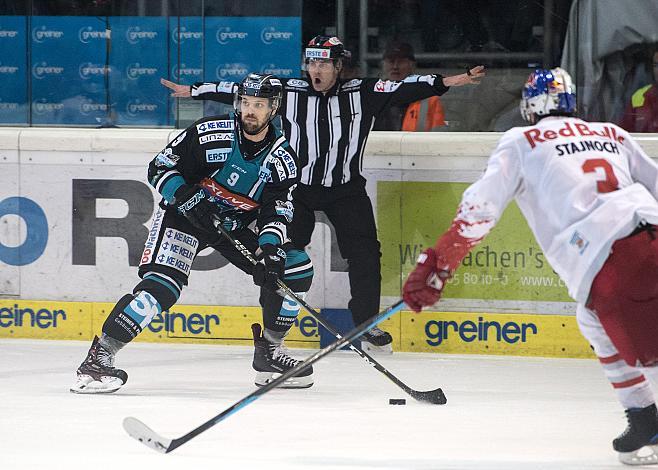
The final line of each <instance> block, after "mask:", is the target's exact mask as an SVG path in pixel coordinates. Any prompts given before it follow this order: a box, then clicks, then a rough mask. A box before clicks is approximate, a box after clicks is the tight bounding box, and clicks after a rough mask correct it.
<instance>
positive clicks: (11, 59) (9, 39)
mask: <svg viewBox="0 0 658 470" xmlns="http://www.w3.org/2000/svg"><path fill="white" fill-rule="evenodd" d="M26 41H27V38H26V18H25V17H24V16H0V83H1V84H2V86H0V124H26V123H27V122H28V105H27V85H26V84H27V42H26Z"/></svg>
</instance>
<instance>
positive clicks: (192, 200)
mask: <svg viewBox="0 0 658 470" xmlns="http://www.w3.org/2000/svg"><path fill="white" fill-rule="evenodd" d="M281 92H282V86H281V82H280V81H279V80H278V79H277V78H275V77H273V76H271V75H258V74H250V75H248V76H247V77H246V78H245V79H244V80H243V81H242V82H241V83H240V84H239V86H238V88H237V91H236V93H235V99H234V109H235V114H233V113H231V114H227V115H223V116H213V117H206V118H203V119H200V120H199V121H197V122H195V123H194V124H193V125H191V126H190V127H188V128H187V129H185V130H184V131H183V132H181V133H180V134H179V135H178V136H177V137H176V138H175V139H174V140H173V141H172V142H170V143H169V144H168V145H167V146H166V148H165V149H164V150H163V151H162V152H160V153H159V154H158V155H157V156H156V157H155V158H154V159H153V160H152V161H151V163H150V164H149V168H148V180H149V183H150V184H151V185H152V186H153V187H154V188H155V189H156V190H157V191H158V193H160V194H161V195H162V200H161V202H160V204H159V207H158V209H157V210H156V213H155V214H154V217H153V226H152V228H151V230H150V233H149V238H148V240H147V241H146V247H145V250H144V254H143V255H142V260H141V263H140V266H139V277H140V278H141V282H139V283H138V284H137V286H136V287H135V288H134V290H133V292H132V293H131V294H127V295H125V296H123V297H122V298H121V299H119V301H118V302H117V304H116V305H115V306H114V308H113V309H112V311H111V313H110V314H109V316H108V317H107V319H106V320H105V323H104V324H103V331H102V335H101V336H100V338H98V337H96V338H94V341H93V343H92V346H91V348H90V349H89V353H88V354H87V357H86V359H85V360H84V361H83V363H82V364H81V365H80V367H79V368H78V370H77V380H76V382H75V384H74V385H73V386H72V387H71V391H72V392H75V393H109V392H114V391H116V390H118V389H119V388H120V387H122V386H123V385H124V384H125V383H126V381H127V378H128V376H127V374H126V372H125V371H123V370H121V369H118V368H116V367H114V357H115V355H116V353H117V352H118V351H119V350H120V349H121V348H123V347H124V346H125V345H126V344H127V343H129V342H130V341H131V340H132V339H134V338H135V337H136V336H137V335H138V334H139V333H140V332H141V331H142V330H143V329H144V328H146V326H147V325H148V324H149V323H150V321H151V320H152V319H153V317H154V316H155V315H157V314H159V313H161V312H163V311H166V310H168V309H169V308H171V307H172V306H173V305H174V304H175V303H176V302H177V301H178V298H179V297H180V293H181V290H182V289H183V287H184V286H185V285H186V284H187V281H188V276H189V275H190V270H191V266H192V262H193V260H194V258H195V257H196V254H197V253H198V252H200V251H201V250H202V249H204V248H205V247H208V246H210V247H212V248H214V249H215V250H217V251H219V252H220V253H221V254H222V255H223V256H224V257H225V258H226V259H227V260H228V261H230V262H231V263H232V264H234V265H235V266H237V267H238V268H239V269H241V270H242V271H244V272H245V273H247V274H249V275H251V276H252V277H253V281H254V283H255V284H256V285H258V286H260V287H261V292H260V304H261V306H262V309H263V324H264V328H263V329H261V327H260V325H253V327H252V330H253V334H254V346H255V351H254V360H253V367H254V369H255V370H256V385H264V384H266V383H267V382H268V381H269V380H271V379H272V378H273V377H275V376H276V375H279V374H281V373H283V372H285V371H286V370H288V369H290V368H292V367H294V366H295V365H296V364H297V362H298V361H296V360H295V359H293V358H292V357H290V356H289V355H288V353H287V352H286V349H285V347H284V345H283V339H284V337H285V335H286V334H287V332H288V330H289V329H290V328H291V326H292V325H293V323H294V321H295V318H296V316H297V314H298V313H299V309H300V306H299V304H297V302H295V301H294V300H293V299H292V298H288V297H282V296H280V295H279V294H278V293H277V292H276V291H277V280H278V279H281V280H283V281H284V282H285V283H286V284H287V285H288V286H289V287H290V288H291V289H292V290H293V291H294V292H295V293H297V294H298V295H300V296H303V295H304V294H305V293H306V292H307V291H308V289H309V288H310V286H311V279H312V277H313V267H312V264H311V261H310V259H309V257H308V256H307V255H306V252H305V251H304V250H300V249H296V248H294V247H293V246H292V244H291V243H289V240H288V226H289V224H290V223H291V221H292V217H293V206H292V200H291V199H292V197H291V194H292V190H293V189H294V187H295V185H296V183H297V181H298V180H299V167H298V159H297V155H296V153H295V152H294V151H293V150H292V148H291V147H290V145H289V143H288V141H287V140H286V139H285V137H283V135H282V134H281V132H280V131H278V130H277V129H276V128H275V127H274V125H272V123H271V120H272V118H273V117H274V116H275V114H276V112H277V109H278V107H279V106H280V103H281ZM252 222H255V226H256V229H255V230H256V231H255V232H254V231H252V230H251V229H250V228H249V226H250V224H252ZM218 223H221V224H222V226H223V227H224V229H226V230H227V231H229V232H230V233H231V235H232V236H233V237H234V238H236V239H238V240H239V241H241V242H242V244H243V245H245V246H246V247H247V248H248V249H249V250H250V251H251V252H252V253H256V252H257V253H262V257H263V260H262V262H261V263H259V264H257V265H256V266H253V265H252V264H251V263H250V262H249V261H248V260H246V259H245V258H244V257H243V256H242V255H241V254H240V253H239V252H238V251H237V250H236V249H235V248H234V247H233V245H232V244H231V243H230V242H228V241H227V240H226V239H225V238H223V237H222V236H220V235H219V234H218V232H217V229H216V226H215V224H218ZM213 300H215V301H216V300H219V299H213ZM312 374H313V371H312V369H309V370H307V371H306V372H303V373H302V374H300V376H297V377H292V378H291V379H290V380H289V381H287V382H286V383H285V386H286V387H288V388H305V387H310V386H311V385H312V384H313V375H312Z"/></svg>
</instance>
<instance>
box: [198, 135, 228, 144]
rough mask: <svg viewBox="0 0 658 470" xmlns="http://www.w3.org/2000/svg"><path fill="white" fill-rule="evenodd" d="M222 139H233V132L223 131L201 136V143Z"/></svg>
mask: <svg viewBox="0 0 658 470" xmlns="http://www.w3.org/2000/svg"><path fill="white" fill-rule="evenodd" d="M221 140H233V132H222V133H215V134H208V135H202V136H199V143H200V144H206V143H208V142H218V141H221Z"/></svg>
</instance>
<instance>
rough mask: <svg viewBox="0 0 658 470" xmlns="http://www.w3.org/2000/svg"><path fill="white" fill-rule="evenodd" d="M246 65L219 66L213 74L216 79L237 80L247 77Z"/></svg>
mask: <svg viewBox="0 0 658 470" xmlns="http://www.w3.org/2000/svg"><path fill="white" fill-rule="evenodd" d="M248 72H249V71H248V70H247V65H246V64H221V65H218V66H217V69H216V71H215V74H216V75H217V78H227V77H229V78H237V77H242V76H244V75H247V73H248Z"/></svg>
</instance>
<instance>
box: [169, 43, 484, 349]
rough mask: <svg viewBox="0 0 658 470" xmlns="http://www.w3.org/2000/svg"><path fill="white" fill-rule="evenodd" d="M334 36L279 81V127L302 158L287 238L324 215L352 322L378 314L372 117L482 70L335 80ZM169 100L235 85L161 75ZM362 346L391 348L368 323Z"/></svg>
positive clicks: (300, 240) (228, 91)
mask: <svg viewBox="0 0 658 470" xmlns="http://www.w3.org/2000/svg"><path fill="white" fill-rule="evenodd" d="M349 55H350V54H349V51H347V50H346V49H345V46H344V45H343V43H342V42H341V41H340V39H338V38H337V37H335V36H334V37H329V36H323V35H320V36H316V37H314V38H313V39H311V41H310V42H309V43H308V46H307V47H306V48H305V50H304V56H305V62H306V67H307V74H306V76H305V77H303V78H300V79H297V78H287V79H282V80H281V81H282V84H283V98H282V105H281V107H280V108H279V114H280V115H281V118H282V123H283V132H284V134H285V136H286V137H287V138H288V140H289V141H290V144H291V145H292V147H293V148H294V149H295V151H296V152H297V154H298V155H299V157H300V167H301V169H300V181H299V184H298V185H297V188H296V189H295V194H294V204H295V213H296V216H295V220H294V221H293V223H292V225H291V234H292V236H291V239H292V242H293V243H294V244H295V246H296V247H298V248H303V247H305V246H307V245H308V244H309V243H310V241H311V235H312V233H313V230H314V227H315V212H316V211H320V212H324V214H325V215H326V216H327V218H328V219H329V221H330V222H331V224H332V225H333V226H334V229H335V230H336V239H337V241H338V248H339V249H340V253H341V255H342V256H343V258H345V259H346V260H347V264H348V275H349V281H350V293H351V297H352V298H351V299H350V301H349V303H348V307H349V309H350V311H351V312H352V317H353V319H354V323H355V324H361V323H362V322H364V321H366V320H367V319H369V318H371V317H373V316H374V315H376V314H377V313H378V312H379V308H380V305H379V303H380V297H381V287H380V284H381V263H380V256H381V253H380V246H379V241H378V240H377V228H376V226H375V217H374V214H373V209H372V203H371V201H370V197H369V196H368V194H367V192H366V188H365V178H364V177H363V175H362V171H361V170H362V167H363V162H362V158H363V153H364V149H365V146H366V140H367V139H368V135H369V133H370V130H371V129H372V125H373V122H374V120H375V119H376V118H377V117H378V116H380V115H381V113H382V112H383V111H384V110H385V109H386V107H387V106H398V105H402V104H409V103H411V102H413V101H417V100H422V99H425V98H429V97H431V96H434V95H442V94H443V93H446V92H447V91H448V89H449V87H451V86H452V87H454V86H462V85H468V84H476V83H478V80H479V79H481V78H482V77H483V76H484V74H485V72H484V67H482V66H478V67H473V68H471V69H469V70H468V71H466V73H462V74H459V75H454V76H450V77H443V76H441V75H438V74H436V75H414V76H410V77H407V78H406V79H404V80H403V81H391V80H380V79H378V78H354V79H351V80H342V79H340V73H341V70H342V68H343V61H344V60H345V59H346V58H347V57H348V56H349ZM161 83H162V84H163V85H164V86H166V87H168V88H170V89H171V90H173V93H172V96H174V97H181V98H182V97H189V96H191V97H192V98H194V99H204V100H205V99H208V100H214V101H219V102H222V103H229V102H230V101H231V100H232V90H233V89H234V87H235V86H236V84H235V83H233V82H230V81H221V82H213V83H195V84H194V85H191V86H190V85H182V84H177V83H173V82H170V81H168V80H164V79H163V80H161ZM363 339H364V340H365V342H364V343H362V347H364V348H366V349H368V350H371V351H377V350H380V351H392V347H391V343H392V341H393V339H392V337H391V335H390V334H389V333H388V332H385V331H383V330H381V329H379V328H373V329H372V330H370V331H368V332H366V333H365V334H364V335H363Z"/></svg>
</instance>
